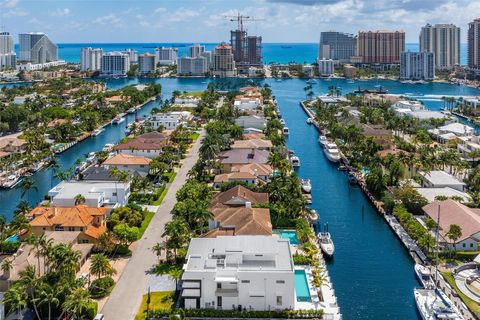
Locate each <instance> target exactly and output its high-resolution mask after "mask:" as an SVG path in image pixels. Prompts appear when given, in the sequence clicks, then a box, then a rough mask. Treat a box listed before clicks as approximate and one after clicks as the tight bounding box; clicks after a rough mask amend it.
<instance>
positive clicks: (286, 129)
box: [282, 127, 290, 136]
mask: <svg viewBox="0 0 480 320" xmlns="http://www.w3.org/2000/svg"><path fill="white" fill-rule="evenodd" d="M282 132H283V135H284V136H288V135H289V134H290V129H288V127H283V130H282Z"/></svg>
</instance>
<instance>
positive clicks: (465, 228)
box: [422, 199, 480, 251]
mask: <svg viewBox="0 0 480 320" xmlns="http://www.w3.org/2000/svg"><path fill="white" fill-rule="evenodd" d="M422 209H423V211H424V212H425V214H426V215H427V216H429V217H430V218H432V219H433V220H434V221H435V222H437V221H438V212H439V211H440V224H439V227H440V230H439V233H440V238H439V244H440V245H442V246H444V247H447V248H448V249H450V250H454V249H456V250H459V251H478V244H479V242H480V209H472V208H469V207H467V206H465V205H463V204H461V203H459V202H457V201H454V200H451V199H449V200H445V201H434V202H432V203H430V204H427V205H426V206H424V207H423V208H422ZM452 224H456V225H458V226H460V228H461V230H462V235H461V237H460V238H459V239H458V240H457V241H456V243H455V246H454V243H453V241H452V240H451V239H449V238H448V237H447V233H448V230H449V229H450V226H451V225H452Z"/></svg>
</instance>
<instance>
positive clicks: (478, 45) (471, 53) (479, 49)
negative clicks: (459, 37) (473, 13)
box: [468, 18, 480, 71]
mask: <svg viewBox="0 0 480 320" xmlns="http://www.w3.org/2000/svg"><path fill="white" fill-rule="evenodd" d="M468 67H469V68H471V69H474V70H477V71H480V18H478V19H475V20H473V21H472V22H470V23H469V24H468Z"/></svg>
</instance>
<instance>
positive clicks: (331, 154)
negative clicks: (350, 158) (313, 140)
mask: <svg viewBox="0 0 480 320" xmlns="http://www.w3.org/2000/svg"><path fill="white" fill-rule="evenodd" d="M323 152H325V155H326V156H327V158H328V160H330V161H331V162H339V161H340V150H338V147H337V145H336V144H335V143H328V144H327V145H326V146H325V148H323Z"/></svg>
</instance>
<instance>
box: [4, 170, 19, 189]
mask: <svg viewBox="0 0 480 320" xmlns="http://www.w3.org/2000/svg"><path fill="white" fill-rule="evenodd" d="M20 178H21V177H20V176H19V175H18V174H16V173H14V174H11V175H9V176H8V177H7V178H6V179H5V181H4V182H3V184H2V187H4V188H13V187H15V186H16V185H17V184H18V183H19V182H20Z"/></svg>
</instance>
